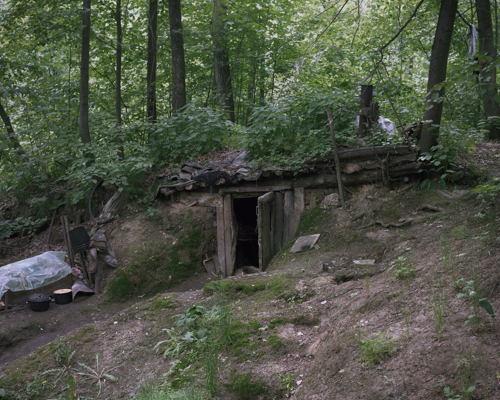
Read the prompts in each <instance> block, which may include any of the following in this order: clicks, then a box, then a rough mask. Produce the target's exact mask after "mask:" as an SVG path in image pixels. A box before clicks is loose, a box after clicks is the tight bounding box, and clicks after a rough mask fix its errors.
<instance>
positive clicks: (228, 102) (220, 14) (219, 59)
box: [212, 0, 234, 122]
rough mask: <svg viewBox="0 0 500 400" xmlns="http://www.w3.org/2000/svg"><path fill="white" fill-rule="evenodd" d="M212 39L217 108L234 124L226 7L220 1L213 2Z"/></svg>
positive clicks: (214, 0)
mask: <svg viewBox="0 0 500 400" xmlns="http://www.w3.org/2000/svg"><path fill="white" fill-rule="evenodd" d="M213 3H214V8H213V13H212V39H213V51H214V73H215V85H216V87H217V99H218V101H219V106H220V107H221V108H222V109H223V110H225V111H226V112H227V113H228V114H229V120H230V121H231V122H234V100H233V89H232V86H231V68H230V66H229V55H228V51H227V37H226V29H225V27H224V17H225V16H226V9H227V8H226V6H225V5H224V3H222V1H221V0H213Z"/></svg>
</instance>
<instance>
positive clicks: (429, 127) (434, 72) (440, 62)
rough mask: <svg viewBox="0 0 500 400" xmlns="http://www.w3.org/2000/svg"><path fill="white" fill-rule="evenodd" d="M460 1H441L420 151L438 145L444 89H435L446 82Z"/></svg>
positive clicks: (432, 52)
mask: <svg viewBox="0 0 500 400" xmlns="http://www.w3.org/2000/svg"><path fill="white" fill-rule="evenodd" d="M457 6H458V0H441V8H440V10H439V19H438V23H437V28H436V35H435V36H434V43H433V44H432V51H431V61H430V65H429V79H428V81H427V97H426V99H427V105H426V107H425V112H424V120H425V121H432V122H430V123H426V124H425V125H424V126H423V128H422V136H421V138H420V151H421V152H429V151H430V150H431V148H432V147H433V146H435V145H436V144H437V137H438V135H439V125H440V124H441V115H442V113H443V96H444V87H441V88H434V86H436V85H438V84H440V83H443V82H444V81H445V80H446V68H447V65H448V54H449V52H450V44H451V36H452V34H453V25H454V23H455V15H456V13H457Z"/></svg>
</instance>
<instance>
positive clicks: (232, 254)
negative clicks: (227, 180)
mask: <svg viewBox="0 0 500 400" xmlns="http://www.w3.org/2000/svg"><path fill="white" fill-rule="evenodd" d="M224 242H225V243H224V247H225V259H226V260H225V264H226V271H225V272H226V273H225V276H231V275H233V273H234V263H235V262H236V243H238V223H237V221H236V217H235V215H234V210H233V199H232V197H231V195H230V194H226V195H225V196H224ZM221 265H222V264H221Z"/></svg>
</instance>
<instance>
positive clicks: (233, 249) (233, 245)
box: [226, 199, 238, 276]
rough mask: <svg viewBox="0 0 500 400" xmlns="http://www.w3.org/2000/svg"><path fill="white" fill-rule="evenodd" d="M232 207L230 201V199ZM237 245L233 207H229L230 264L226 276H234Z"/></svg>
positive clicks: (236, 224)
mask: <svg viewBox="0 0 500 400" xmlns="http://www.w3.org/2000/svg"><path fill="white" fill-rule="evenodd" d="M231 205H232V199H231ZM237 244H238V221H237V220H236V215H235V214H234V207H231V264H230V265H229V269H228V270H227V271H226V272H227V276H232V275H233V274H234V266H235V264H236V245H237Z"/></svg>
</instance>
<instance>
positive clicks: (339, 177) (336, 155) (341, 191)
mask: <svg viewBox="0 0 500 400" xmlns="http://www.w3.org/2000/svg"><path fill="white" fill-rule="evenodd" d="M326 113H327V115H328V125H330V134H331V135H332V147H333V157H334V160H335V171H336V172H337V182H338V186H339V198H340V205H341V206H342V207H345V202H344V188H343V187H342V175H341V174H340V160H339V152H338V150H337V142H336V141H335V132H334V130H333V118H332V113H331V112H330V109H328V110H326ZM359 122H360V124H361V119H360V121H359Z"/></svg>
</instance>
